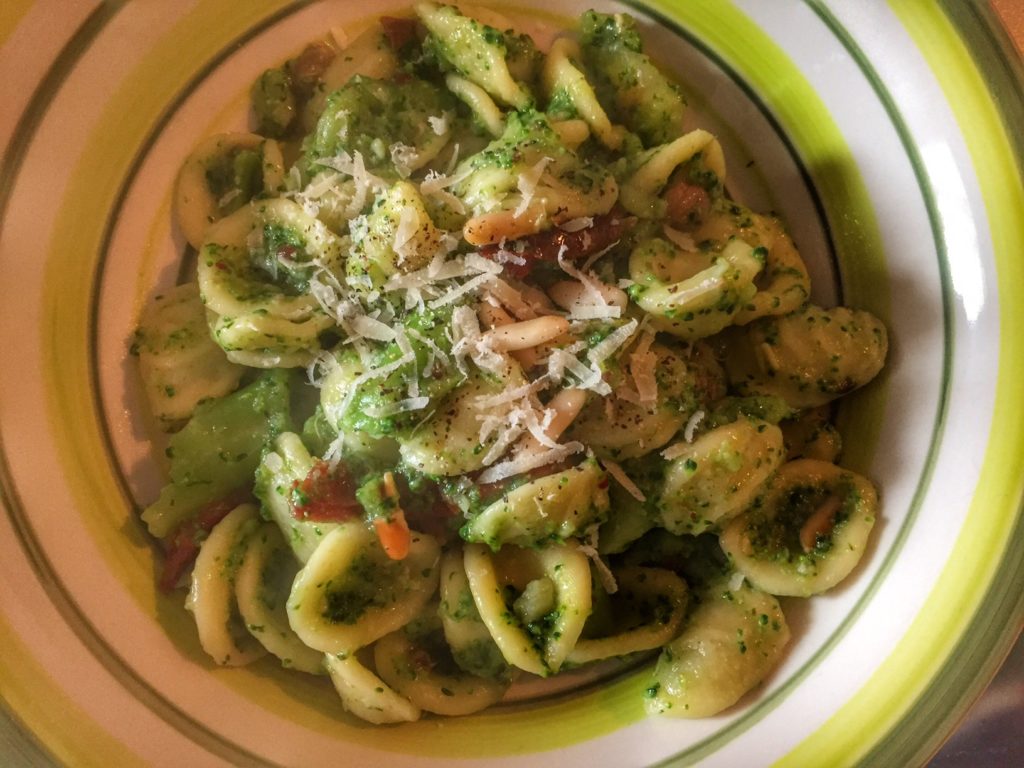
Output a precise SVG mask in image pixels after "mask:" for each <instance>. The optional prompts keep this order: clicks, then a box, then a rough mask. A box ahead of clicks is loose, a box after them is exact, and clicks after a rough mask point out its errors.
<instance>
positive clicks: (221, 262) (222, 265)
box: [213, 259, 231, 272]
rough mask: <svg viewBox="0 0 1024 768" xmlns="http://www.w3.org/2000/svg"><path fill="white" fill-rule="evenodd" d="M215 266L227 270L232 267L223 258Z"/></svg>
mask: <svg viewBox="0 0 1024 768" xmlns="http://www.w3.org/2000/svg"><path fill="white" fill-rule="evenodd" d="M213 266H215V267H216V268H217V269H222V270H224V271H225V272H227V271H229V270H230V269H231V267H229V266H228V263H227V262H226V261H224V260H223V259H221V260H220V261H218V262H216V263H215V264H214V265H213Z"/></svg>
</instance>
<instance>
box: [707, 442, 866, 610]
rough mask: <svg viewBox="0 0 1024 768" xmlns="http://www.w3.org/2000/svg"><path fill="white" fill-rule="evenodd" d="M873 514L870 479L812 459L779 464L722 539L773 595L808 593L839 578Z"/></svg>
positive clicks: (856, 558)
mask: <svg viewBox="0 0 1024 768" xmlns="http://www.w3.org/2000/svg"><path fill="white" fill-rule="evenodd" d="M877 514H878V494H877V493H876V491H875V488H874V486H873V485H872V484H871V483H870V482H868V480H866V479H865V478H863V477H861V476H860V475H858V474H857V473H855V472H851V471H849V470H846V469H841V468H840V467H837V466H836V465H835V464H829V463H828V462H825V461H817V460H815V459H797V460H795V461H791V462H789V463H787V464H784V465H783V466H782V468H781V469H780V470H779V471H778V473H777V474H776V476H775V479H774V481H773V483H772V485H771V489H770V490H769V491H768V493H767V494H766V495H765V498H764V499H762V501H761V503H760V504H758V505H757V506H755V507H753V508H751V509H750V510H748V511H747V512H745V513H744V514H742V515H740V516H739V517H737V518H736V519H735V520H733V521H732V522H731V523H730V524H729V525H728V526H727V527H726V528H725V530H724V531H722V534H721V537H720V541H721V544H722V549H723V550H725V553H726V554H727V555H728V556H729V559H730V560H731V561H732V563H733V565H734V566H735V568H736V570H738V571H739V572H740V573H742V574H743V575H744V576H746V577H747V579H748V580H749V581H750V583H751V584H754V585H755V586H757V587H758V588H760V589H763V590H765V591H766V592H771V593H772V594H773V595H795V596H798V597H808V596H810V595H815V594H818V593H819V592H824V591H825V590H827V589H830V588H832V587H833V586H835V585H836V584H838V583H839V582H840V581H842V580H843V579H845V578H846V577H847V576H848V575H849V574H850V572H851V571H852V570H853V569H854V567H855V566H856V565H857V563H858V562H860V559H861V557H863V555H864V551H865V549H866V548H867V541H868V536H869V535H870V533H871V529H872V528H873V527H874V524H875V517H876V515H877Z"/></svg>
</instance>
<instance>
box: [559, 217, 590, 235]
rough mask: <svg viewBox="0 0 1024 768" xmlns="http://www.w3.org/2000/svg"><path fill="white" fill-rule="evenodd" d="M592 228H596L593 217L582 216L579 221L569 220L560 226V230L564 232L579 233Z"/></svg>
mask: <svg viewBox="0 0 1024 768" xmlns="http://www.w3.org/2000/svg"><path fill="white" fill-rule="evenodd" d="M592 226H594V217H593V216H580V217H579V218H578V219H569V220H568V221H565V222H562V223H561V224H559V225H558V228H559V229H561V230H562V231H563V232H579V231H580V230H584V229H590V228H591V227H592Z"/></svg>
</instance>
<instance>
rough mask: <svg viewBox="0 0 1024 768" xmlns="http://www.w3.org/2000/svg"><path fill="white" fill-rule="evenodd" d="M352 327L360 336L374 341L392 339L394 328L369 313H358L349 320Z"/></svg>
mask: <svg viewBox="0 0 1024 768" xmlns="http://www.w3.org/2000/svg"><path fill="white" fill-rule="evenodd" d="M350 323H351V325H352V329H353V330H354V331H355V332H356V333H358V334H359V335H360V336H362V337H364V338H367V339H373V340H374V341H394V339H395V329H394V328H392V327H391V326H390V325H387V324H386V323H382V322H381V321H380V320H375V319H374V318H372V317H370V316H369V315H359V316H358V317H354V318H352V320H351V321H350Z"/></svg>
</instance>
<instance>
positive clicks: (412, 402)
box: [366, 396, 430, 419]
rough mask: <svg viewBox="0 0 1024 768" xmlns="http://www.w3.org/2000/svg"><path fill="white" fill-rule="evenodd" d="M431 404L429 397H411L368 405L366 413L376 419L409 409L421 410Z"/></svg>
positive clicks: (405, 411)
mask: <svg viewBox="0 0 1024 768" xmlns="http://www.w3.org/2000/svg"><path fill="white" fill-rule="evenodd" d="M429 404H430V398H429V397H425V396H424V397H409V398H406V399H405V400H399V401H397V402H394V403H387V404H385V405H381V406H368V407H367V408H366V414H367V415H368V416H371V417H373V418H375V419H380V418H383V417H385V416H393V415H395V414H396V413H407V412H408V411H420V410H423V409H424V408H426V407H427V406H428V405H429Z"/></svg>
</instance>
